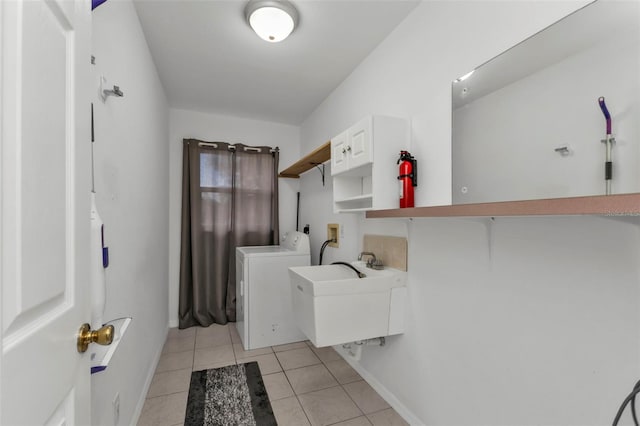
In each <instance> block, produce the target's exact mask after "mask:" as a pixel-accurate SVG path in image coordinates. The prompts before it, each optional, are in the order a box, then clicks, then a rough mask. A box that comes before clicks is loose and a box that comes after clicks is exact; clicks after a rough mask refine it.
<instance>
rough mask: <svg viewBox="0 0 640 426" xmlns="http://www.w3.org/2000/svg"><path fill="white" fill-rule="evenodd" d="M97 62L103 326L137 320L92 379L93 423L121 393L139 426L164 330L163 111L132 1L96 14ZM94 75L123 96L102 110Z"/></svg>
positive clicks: (123, 408)
mask: <svg viewBox="0 0 640 426" xmlns="http://www.w3.org/2000/svg"><path fill="white" fill-rule="evenodd" d="M93 54H94V55H95V57H96V65H95V66H93V71H94V80H95V88H96V92H95V93H96V95H95V97H94V98H93V103H94V115H95V138H96V142H95V144H94V148H95V189H96V192H97V197H96V198H97V206H98V209H99V211H100V215H101V216H102V220H103V221H104V223H105V240H106V241H105V242H106V244H107V245H108V246H109V255H110V265H109V267H108V268H107V303H106V309H105V315H104V319H105V320H110V319H115V318H120V317H125V316H129V317H133V321H132V323H131V325H130V327H129V329H128V331H127V333H126V334H125V336H124V338H123V340H122V342H121V344H120V346H119V347H118V350H117V352H116V353H115V355H114V356H113V358H112V360H111V363H110V365H109V367H108V368H107V369H106V370H105V371H103V372H100V373H97V374H94V375H92V408H93V415H92V417H93V419H92V424H94V425H113V424H114V418H113V408H112V401H113V398H114V396H115V394H116V393H119V394H120V421H119V422H118V424H121V425H124V424H133V423H135V422H136V421H137V416H138V415H139V412H140V410H141V408H142V404H143V403H144V397H145V394H146V391H147V387H148V385H149V383H150V378H151V377H152V375H153V372H154V370H155V364H156V362H157V360H158V357H159V354H160V352H161V350H162V346H163V344H164V340H165V337H166V332H167V326H168V318H167V310H166V309H167V308H166V307H167V304H168V298H167V272H168V271H167V246H168V235H167V227H168V211H167V207H168V195H169V194H168V191H167V185H168V183H169V180H168V178H169V172H168V170H167V164H168V161H169V159H168V148H167V146H168V135H169V126H168V123H169V109H168V104H167V100H166V98H165V94H164V90H163V88H162V85H161V83H160V80H159V78H158V75H157V73H156V69H155V66H154V63H153V60H152V58H151V55H150V53H149V50H148V48H147V44H146V41H145V38H144V35H143V33H142V30H141V27H140V23H139V21H138V16H137V14H136V12H135V9H134V7H133V4H132V3H131V1H129V0H122V1H110V2H107V3H104V4H103V5H101V6H100V7H98V8H97V9H96V10H94V11H93ZM87 61H88V59H87ZM100 75H104V76H105V77H107V79H108V80H109V83H110V84H111V85H112V86H113V85H114V84H116V85H119V86H120V88H121V90H122V91H123V92H124V97H123V98H114V97H110V98H108V99H107V101H106V102H104V103H103V102H102V100H101V99H100V98H99V97H98V81H99V76H100ZM87 108H88V106H87Z"/></svg>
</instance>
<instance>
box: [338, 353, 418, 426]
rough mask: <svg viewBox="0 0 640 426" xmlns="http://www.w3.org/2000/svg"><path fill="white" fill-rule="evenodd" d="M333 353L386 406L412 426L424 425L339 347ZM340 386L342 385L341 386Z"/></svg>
mask: <svg viewBox="0 0 640 426" xmlns="http://www.w3.org/2000/svg"><path fill="white" fill-rule="evenodd" d="M333 348H334V349H335V351H336V352H337V353H338V354H339V355H340V356H341V357H342V358H343V359H344V360H345V361H346V362H347V364H349V365H350V366H351V368H353V369H354V370H356V372H357V373H358V374H360V377H362V378H363V379H364V380H365V381H366V382H367V383H368V384H369V386H371V387H372V388H373V390H375V391H376V392H378V395H380V396H381V397H382V399H384V400H385V401H387V404H389V405H390V406H391V408H393V409H394V410H396V412H397V413H398V414H399V415H400V417H402V418H403V419H404V421H406V422H407V423H409V424H410V425H412V426H421V425H424V422H422V421H421V420H420V419H419V418H418V417H417V416H416V415H415V414H413V412H412V411H411V410H409V409H408V408H407V407H406V406H405V405H404V404H403V403H401V402H400V401H399V400H398V398H396V396H395V395H394V394H393V393H392V392H391V391H390V390H388V389H387V388H386V387H385V386H384V385H383V384H382V383H380V382H379V381H378V380H377V379H376V378H375V377H373V375H372V374H371V373H369V372H368V371H367V370H365V369H364V368H363V367H362V366H361V365H360V363H359V362H357V361H355V360H353V359H352V358H351V357H350V356H349V355H348V354H347V352H346V350H345V349H343V348H342V347H341V346H340V345H338V346H334V347H333ZM341 386H342V385H341Z"/></svg>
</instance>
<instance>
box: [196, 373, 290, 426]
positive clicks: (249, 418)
mask: <svg viewBox="0 0 640 426" xmlns="http://www.w3.org/2000/svg"><path fill="white" fill-rule="evenodd" d="M184 425H185V426H205V425H206V426H227V425H229V426H239V425H242V426H245V425H246V426H253V425H255V426H276V425H277V422H276V419H275V417H274V416H273V410H272V409H271V403H269V397H268V396H267V391H266V389H265V387H264V382H263V380H262V375H261V374H260V368H259V367H258V363H257V362H249V363H247V364H240V365H229V366H227V367H222V368H215V369H212V370H202V371H194V372H193V373H191V385H190V387H189V399H188V400H187V412H186V415H185V419H184Z"/></svg>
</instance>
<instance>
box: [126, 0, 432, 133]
mask: <svg viewBox="0 0 640 426" xmlns="http://www.w3.org/2000/svg"><path fill="white" fill-rule="evenodd" d="M419 2H420V0H292V3H293V4H294V5H295V7H296V8H297V9H298V12H299V13H300V21H299V25H298V28H296V30H294V32H293V33H292V34H291V36H289V38H287V39H286V40H284V41H283V42H281V43H267V42H265V41H263V40H261V39H260V38H258V36H257V35H256V34H255V33H254V32H253V31H252V30H251V28H250V27H249V26H248V25H247V23H246V21H245V19H244V13H243V10H244V6H245V4H246V3H247V1H244V0H134V4H135V7H136V10H137V12H138V16H139V17H140V22H141V24H142V28H143V31H144V33H145V36H146V38H147V43H148V44H149V48H150V50H151V54H152V56H153V59H154V61H155V64H156V67H157V68H158V73H159V74H160V79H161V80H162V84H163V85H164V88H165V90H166V93H167V97H168V99H169V104H170V106H171V107H172V108H183V109H191V110H197V111H203V112H212V113H219V114H228V115H235V116H239V117H246V118H253V119H259V120H267V121H275V122H280V123H289V124H300V123H301V122H302V121H303V120H304V119H305V118H306V117H307V116H309V114H311V113H312V112H313V111H314V110H315V108H316V107H317V106H318V105H319V104H320V103H321V102H322V101H323V100H324V99H325V98H326V97H327V96H328V95H329V94H330V93H331V92H332V91H333V90H334V89H335V88H336V87H337V86H338V85H339V84H340V82H342V81H343V80H344V79H345V78H346V77H347V76H348V75H349V74H350V73H351V72H352V71H353V69H354V68H356V66H357V65H358V64H359V63H360V62H361V61H362V60H363V59H364V58H365V57H366V56H367V55H368V54H369V53H370V52H371V51H372V50H373V49H374V48H375V47H376V46H377V45H378V44H379V43H380V42H381V41H382V40H383V39H384V38H385V37H386V36H387V35H388V34H389V33H390V32H391V31H392V30H393V29H394V28H395V27H396V26H397V25H398V24H399V23H400V22H401V21H402V20H403V19H404V18H405V17H406V16H407V15H408V14H409V13H410V12H411V11H412V10H413V9H414V8H415V7H416V6H417V5H418V3H419Z"/></svg>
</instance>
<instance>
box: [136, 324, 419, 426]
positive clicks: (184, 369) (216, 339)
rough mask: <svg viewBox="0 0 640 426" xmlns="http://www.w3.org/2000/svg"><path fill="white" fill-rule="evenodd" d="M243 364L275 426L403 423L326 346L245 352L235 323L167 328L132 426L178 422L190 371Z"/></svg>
mask: <svg viewBox="0 0 640 426" xmlns="http://www.w3.org/2000/svg"><path fill="white" fill-rule="evenodd" d="M249 361H257V362H258V365H259V366H260V371H261V373H262V378H263V379H264V383H265V387H266V388H267V394H268V395H269V400H270V401H271V406H272V407H273V412H274V414H275V416H276V420H277V421H278V425H280V426H305V425H313V426H316V425H322V426H324V425H342V426H365V425H366V426H371V425H374V426H377V425H381V426H395V425H407V423H406V422H405V421H404V420H403V419H402V418H401V417H400V416H399V415H398V414H397V413H396V412H395V411H394V410H393V409H392V408H390V407H389V405H388V404H387V403H386V402H385V401H384V400H383V399H382V398H381V397H380V396H379V395H378V394H377V393H376V392H375V391H374V390H373V389H372V388H371V386H369V385H368V384H367V382H365V381H364V380H362V378H361V377H360V376H359V375H358V373H356V371H355V370H353V369H352V368H351V366H349V364H347V363H346V362H345V361H344V360H343V359H342V357H341V356H340V355H338V354H337V353H336V352H335V351H334V350H333V349H332V348H316V347H314V346H313V345H312V344H311V343H310V342H298V343H292V344H289V345H281V346H273V347H269V348H263V349H256V350H252V351H245V350H244V349H243V347H242V343H240V338H239V337H238V333H237V331H236V328H235V324H234V323H229V324H227V325H224V326H221V325H216V324H214V325H212V326H210V327H207V328H196V327H194V328H190V329H186V330H178V329H171V330H169V336H168V337H167V341H166V343H165V345H164V349H163V350H162V356H161V358H160V362H159V363H158V367H157V369H156V372H155V375H154V377H153V381H152V382H151V386H150V388H149V393H148V394H147V399H146V401H145V404H144V408H143V409H142V414H141V415H140V420H139V422H138V425H140V426H142V425H153V426H175V425H182V424H183V421H184V414H185V410H186V406H187V396H188V394H189V382H190V379H191V372H192V371H197V370H204V369H209V368H217V367H224V366H226V365H231V364H242V363H245V362H249Z"/></svg>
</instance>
